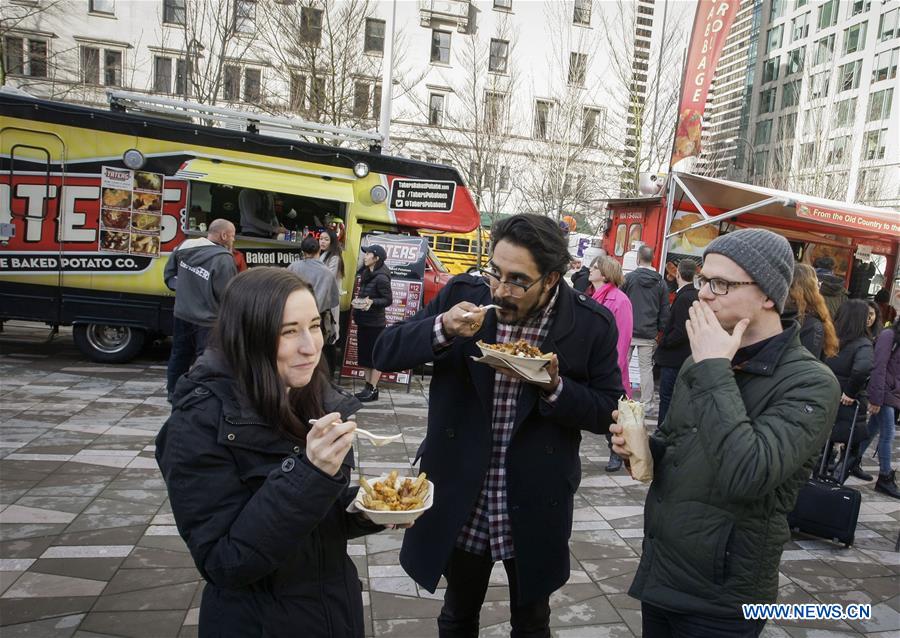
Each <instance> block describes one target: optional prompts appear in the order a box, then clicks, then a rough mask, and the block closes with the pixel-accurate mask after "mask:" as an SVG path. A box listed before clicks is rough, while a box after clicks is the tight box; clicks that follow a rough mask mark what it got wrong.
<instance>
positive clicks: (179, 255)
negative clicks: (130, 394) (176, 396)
mask: <svg viewBox="0 0 900 638" xmlns="http://www.w3.org/2000/svg"><path fill="white" fill-rule="evenodd" d="M234 235H235V232H234V224H232V223H231V222H230V221H228V220H227V219H214V220H213V221H212V222H211V223H210V225H209V230H208V231H207V233H206V237H196V238H193V239H186V240H185V241H183V242H182V243H181V244H180V245H179V246H178V247H177V248H176V249H175V250H174V251H172V254H171V256H170V257H169V261H168V262H167V263H166V268H165V271H164V272H163V277H164V281H165V283H166V286H167V287H168V288H169V289H170V290H174V291H175V311H174V315H175V316H174V317H173V319H172V322H173V323H172V352H171V354H170V355H169V363H168V367H167V370H166V391H167V392H168V395H169V400H170V401H171V398H172V393H173V392H174V391H175V384H176V383H177V382H178V379H179V378H180V377H181V375H183V374H184V373H185V372H187V371H188V369H190V367H191V364H192V363H193V362H194V360H195V359H196V358H197V357H199V356H200V355H201V354H202V353H203V350H204V348H206V341H207V338H208V337H209V331H210V329H211V328H212V326H213V324H214V323H215V321H216V316H217V315H218V313H219V302H220V301H221V299H222V295H223V294H224V293H225V287H226V286H227V285H228V282H229V281H231V279H232V278H233V277H234V276H235V275H236V274H237V267H236V266H235V263H234V257H233V256H232V254H231V250H232V248H233V247H234Z"/></svg>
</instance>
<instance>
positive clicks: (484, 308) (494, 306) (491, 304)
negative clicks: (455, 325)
mask: <svg viewBox="0 0 900 638" xmlns="http://www.w3.org/2000/svg"><path fill="white" fill-rule="evenodd" d="M491 308H495V309H497V310H500V306H498V305H497V304H495V303H490V304H488V305H486V306H480V307H479V310H481V311H484V312H487V311H488V310H490V309H491ZM473 312H475V311H474V310H473V311H472V312H464V313H463V319H468V318H469V317H471V316H472V313H473Z"/></svg>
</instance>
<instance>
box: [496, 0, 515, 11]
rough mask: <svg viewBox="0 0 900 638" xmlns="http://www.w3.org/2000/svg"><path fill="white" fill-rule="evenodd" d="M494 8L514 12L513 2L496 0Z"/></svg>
mask: <svg viewBox="0 0 900 638" xmlns="http://www.w3.org/2000/svg"><path fill="white" fill-rule="evenodd" d="M494 8H495V9H502V10H503V11H512V0H494Z"/></svg>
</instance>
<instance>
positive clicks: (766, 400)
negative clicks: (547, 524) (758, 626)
mask: <svg viewBox="0 0 900 638" xmlns="http://www.w3.org/2000/svg"><path fill="white" fill-rule="evenodd" d="M840 395H841V391H840V387H839V386H838V382H837V379H836V378H835V376H834V374H832V372H831V371H830V370H829V369H828V368H827V367H826V366H825V365H824V364H822V363H821V362H819V361H818V360H816V359H815V358H814V357H813V356H812V355H811V354H810V353H809V351H808V350H806V348H804V347H803V346H802V345H801V344H800V339H799V330H798V326H797V325H796V324H795V323H791V324H789V325H788V327H786V329H785V330H784V332H782V333H781V334H780V335H778V336H776V337H774V338H772V339H771V340H770V341H768V342H767V343H766V344H765V345H764V346H763V347H762V349H761V350H760V351H759V352H756V353H755V354H754V355H752V356H751V358H750V359H749V360H747V361H744V362H742V363H741V364H740V365H738V366H732V362H730V361H728V360H726V359H707V360H705V361H701V362H700V363H695V362H694V360H693V358H689V359H688V360H687V361H686V362H685V363H684V366H683V367H682V368H681V372H680V374H679V375H678V380H677V382H676V384H675V391H674V394H673V397H672V404H671V406H670V408H669V412H668V415H667V416H666V420H665V421H664V422H663V423H662V425H661V426H660V429H659V430H658V431H657V433H656V434H655V435H654V436H653V437H651V451H652V452H653V456H654V477H653V482H652V484H651V485H650V491H649V493H648V495H647V501H646V504H645V508H644V543H643V554H642V556H641V562H640V565H639V567H638V571H637V574H636V575H635V579H634V582H633V583H632V585H631V589H630V591H629V593H630V594H631V595H632V596H633V597H635V598H638V599H640V600H641V601H643V602H646V603H650V604H652V605H656V606H658V607H662V608H664V609H667V610H669V611H674V612H678V613H686V614H697V615H706V616H718V617H742V612H741V604H742V603H771V602H774V601H775V599H776V596H777V591H778V566H779V562H780V560H781V552H782V547H783V545H784V543H785V542H786V541H787V540H788V539H789V538H790V531H789V529H788V525H787V519H786V517H787V514H788V512H790V511H791V510H792V509H793V507H794V503H795V501H796V500H797V493H798V491H799V490H800V486H801V485H802V484H803V482H804V481H805V480H806V479H807V478H808V477H809V476H810V472H811V470H812V466H813V464H814V462H815V458H817V457H818V452H819V451H820V450H821V449H822V446H823V445H824V444H825V439H826V437H827V436H828V432H829V431H830V429H831V426H832V424H833V423H834V419H835V414H836V412H837V407H838V401H839V399H840Z"/></svg>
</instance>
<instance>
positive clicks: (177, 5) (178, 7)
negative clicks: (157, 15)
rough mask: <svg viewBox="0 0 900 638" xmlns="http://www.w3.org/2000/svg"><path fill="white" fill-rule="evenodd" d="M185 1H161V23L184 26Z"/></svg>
mask: <svg viewBox="0 0 900 638" xmlns="http://www.w3.org/2000/svg"><path fill="white" fill-rule="evenodd" d="M184 3H185V0H163V22H165V23H167V24H184V15H185V7H184Z"/></svg>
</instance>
